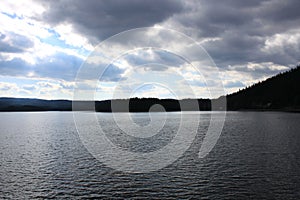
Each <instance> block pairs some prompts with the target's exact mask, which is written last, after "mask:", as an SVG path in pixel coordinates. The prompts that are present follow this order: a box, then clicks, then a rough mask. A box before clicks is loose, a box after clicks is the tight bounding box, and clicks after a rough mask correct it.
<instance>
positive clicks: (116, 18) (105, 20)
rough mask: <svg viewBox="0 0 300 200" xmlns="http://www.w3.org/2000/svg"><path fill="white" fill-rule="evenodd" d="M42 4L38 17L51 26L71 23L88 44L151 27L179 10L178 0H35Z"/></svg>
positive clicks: (181, 7)
mask: <svg viewBox="0 0 300 200" xmlns="http://www.w3.org/2000/svg"><path fill="white" fill-rule="evenodd" d="M38 2H39V3H42V5H44V7H46V8H47V9H46V11H45V12H44V13H43V15H42V16H40V20H41V21H45V22H47V23H49V24H51V25H52V26H57V25H59V24H72V27H73V28H74V30H75V31H76V32H77V33H80V34H82V35H85V36H87V37H89V39H90V40H91V41H92V43H94V44H96V43H98V42H99V41H101V40H103V39H105V38H107V37H110V36H112V35H114V34H117V33H119V32H121V31H126V30H128V29H132V28H138V27H145V26H152V25H153V24H155V23H159V22H162V21H163V20H165V19H166V18H168V17H170V16H171V15H173V14H174V13H176V12H180V11H181V10H182V9H183V3H182V2H181V1H171V0H165V1H156V2H154V1H151V0H146V1H139V0H126V1H123V0H112V1H103V0H100V1H99V0H90V1H88V2H84V1H80V0H75V1H60V2H59V3H58V2H54V1H38Z"/></svg>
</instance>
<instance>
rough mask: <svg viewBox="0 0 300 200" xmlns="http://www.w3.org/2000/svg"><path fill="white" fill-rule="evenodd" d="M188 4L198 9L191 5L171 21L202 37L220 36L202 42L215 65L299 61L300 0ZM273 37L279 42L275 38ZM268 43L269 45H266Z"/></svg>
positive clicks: (263, 72)
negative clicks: (185, 11)
mask: <svg viewBox="0 0 300 200" xmlns="http://www.w3.org/2000/svg"><path fill="white" fill-rule="evenodd" d="M191 7H194V8H195V7H197V9H191V8H190V10H191V13H190V14H188V15H187V14H179V15H177V16H174V17H173V19H172V20H173V21H174V22H177V23H180V24H182V25H183V26H186V27H189V28H191V27H192V28H194V29H196V30H198V36H199V37H201V38H204V39H205V38H206V37H218V38H219V40H216V41H211V42H206V43H204V44H203V46H204V47H205V49H206V50H207V51H208V53H209V54H210V55H211V56H212V58H213V59H214V61H215V62H216V64H217V66H218V67H220V68H222V69H226V70H230V69H229V67H228V66H229V65H245V66H246V64H247V63H249V62H253V63H264V62H272V63H274V64H276V65H285V66H289V67H291V66H295V65H297V63H299V61H300V56H299V55H300V37H299V35H298V36H295V34H296V33H297V30H298V32H299V30H300V12H299V11H298V8H299V7H300V1H297V0H287V1H279V0H266V1H264V0H262V1H240V0H229V1H215V0H210V1H197V2H194V5H193V6H191ZM172 20H170V21H172ZM276 37H277V38H279V39H280V40H281V41H280V42H278V41H275V40H274V38H275V39H276ZM280 37H281V38H280ZM268 42H269V44H271V46H269V47H268V48H267V43H268ZM262 65H263V64H262ZM231 69H232V68H231ZM235 70H236V69H235ZM238 70H240V71H247V68H239V69H238ZM274 71H275V72H274ZM279 71H280V70H278V72H279ZM249 73H253V76H255V77H257V76H259V74H260V75H261V76H262V75H266V74H269V75H273V74H274V73H276V70H274V69H272V70H271V69H269V68H267V67H265V68H259V69H257V70H251V71H249ZM254 73H255V75H254Z"/></svg>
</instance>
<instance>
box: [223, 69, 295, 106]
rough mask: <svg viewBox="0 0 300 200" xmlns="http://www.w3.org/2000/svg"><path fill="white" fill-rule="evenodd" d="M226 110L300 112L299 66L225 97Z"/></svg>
mask: <svg viewBox="0 0 300 200" xmlns="http://www.w3.org/2000/svg"><path fill="white" fill-rule="evenodd" d="M227 109H228V110H287V111H289V110H290V111H292V110H300V66H298V67H296V68H293V69H291V70H289V71H287V72H283V73H280V74H278V75H276V76H273V77H271V78H268V79H267V80H265V81H263V82H259V83H256V84H254V85H252V86H250V87H246V88H245V89H243V90H240V91H238V92H236V93H233V94H230V95H227Z"/></svg>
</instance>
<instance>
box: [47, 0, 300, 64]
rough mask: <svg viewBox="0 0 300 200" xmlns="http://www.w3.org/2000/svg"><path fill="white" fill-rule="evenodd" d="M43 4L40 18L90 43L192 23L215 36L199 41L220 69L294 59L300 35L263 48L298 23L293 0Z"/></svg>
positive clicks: (132, 0) (95, 0) (203, 33)
mask: <svg viewBox="0 0 300 200" xmlns="http://www.w3.org/2000/svg"><path fill="white" fill-rule="evenodd" d="M42 3H43V4H44V5H45V6H46V8H47V9H46V11H45V12H44V13H43V15H42V16H41V20H44V21H46V22H47V23H50V24H52V25H57V24H62V23H71V24H72V25H73V27H74V28H75V30H76V31H77V32H78V33H80V34H82V35H84V36H87V37H89V39H90V41H91V42H92V43H93V44H96V42H99V41H101V40H103V39H105V38H107V37H109V36H112V35H113V34H117V33H119V32H121V31H125V30H128V29H131V28H137V27H144V26H152V25H154V24H157V23H162V24H163V23H164V22H166V21H167V22H174V24H180V25H181V26H183V27H185V28H188V29H189V28H193V29H194V30H196V32H197V35H198V36H199V37H200V38H203V39H205V38H212V37H218V38H220V40H217V41H213V42H207V43H205V44H204V45H203V46H204V47H205V48H206V50H207V51H208V53H210V55H211V56H212V58H213V59H214V61H215V62H216V64H217V65H218V66H219V67H221V68H224V69H228V66H229V65H237V64H239V65H241V64H246V63H248V62H257V63H260V62H273V63H274V64H278V65H287V66H293V65H296V64H297V63H298V62H299V56H298V55H300V48H299V44H300V41H299V40H300V39H299V38H296V39H295V40H296V41H295V42H294V43H289V44H285V45H283V46H279V47H277V48H280V49H282V50H281V51H272V52H271V51H263V48H264V47H265V45H266V41H267V40H268V39H270V37H272V36H274V35H276V34H282V33H285V32H287V31H289V30H293V29H299V28H300V25H299V24H300V12H299V11H298V8H299V7H300V1H298V0H286V1H281V0H252V1H241V0H224V1H219V0H200V1H170V0H166V1H152V0H146V1H138V0H125V1H124V0H122V1H121V0H113V1H98V0H90V1H80V0H76V1H68V0H61V1H42ZM171 28H174V29H177V28H178V27H176V26H174V27H171ZM180 31H184V30H180ZM287 37H288V36H287Z"/></svg>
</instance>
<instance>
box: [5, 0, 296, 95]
mask: <svg viewBox="0 0 300 200" xmlns="http://www.w3.org/2000/svg"><path fill="white" fill-rule="evenodd" d="M299 7H300V2H299V1H298V0H286V1H284V2H283V1H281V0H252V1H247V2H246V1H240V0H227V1H217V0H199V1H196V0H191V1H184V0H178V1H171V0H165V1H151V0H146V1H138V0H122V1H121V0H112V1H104V0H90V1H80V0H74V1H69V0H60V1H46V0H39V1H38V0H36V1H31V0H28V1H22V2H19V3H13V2H10V1H5V2H4V3H3V5H1V8H0V27H1V29H0V75H2V76H6V77H23V78H24V77H25V78H26V77H27V78H33V79H49V81H50V82H51V81H56V83H57V84H58V85H59V88H60V89H58V91H61V92H62V93H63V92H64V93H66V91H69V89H71V88H72V87H73V86H74V84H73V81H74V78H75V77H76V74H77V72H78V70H79V69H80V66H81V64H82V62H83V61H84V60H85V58H86V56H87V55H88V54H89V53H90V52H91V51H92V50H93V47H94V46H96V45H97V44H98V42H101V41H103V40H105V39H107V38H108V37H110V36H112V35H114V34H118V33H120V32H122V31H126V30H128V29H132V28H139V27H153V26H157V27H159V26H161V27H165V28H170V29H175V30H177V31H180V32H183V33H185V34H187V35H189V36H191V37H192V38H193V39H195V41H197V42H198V44H201V45H202V46H203V47H204V48H205V50H207V52H208V53H209V55H210V56H211V57H212V59H213V60H214V62H215V63H216V65H217V66H218V68H219V69H220V71H221V73H222V74H226V75H224V85H225V87H227V88H228V91H230V92H231V91H233V90H234V89H238V88H239V87H244V86H245V85H249V84H252V83H254V82H256V81H258V80H263V79H265V78H267V77H270V76H272V75H275V74H277V73H279V72H281V71H284V70H287V69H288V68H290V67H293V66H295V65H296V64H298V63H300V57H299V55H300V35H299V32H300V12H299V11H298V8H299ZM24 8H26V9H24ZM145 36H152V37H155V39H157V40H156V42H157V43H159V44H162V45H161V46H162V47H166V50H168V49H171V50H174V51H175V52H176V53H178V55H179V54H189V55H191V57H192V58H198V60H201V59H202V57H201V56H204V54H203V55H199V54H198V52H197V51H195V46H188V45H189V44H187V43H184V41H183V40H182V38H180V37H177V36H175V35H173V36H172V35H168V34H164V33H163V32H159V31H157V32H156V31H153V32H151V31H149V33H147V35H142V34H140V33H136V34H134V35H131V34H129V35H127V37H124V38H122V39H120V40H119V41H115V43H109V44H107V45H108V46H107V47H108V51H107V52H102V54H101V55H100V56H98V57H95V58H94V59H89V60H88V65H89V68H88V70H87V71H86V74H85V76H84V77H83V78H85V79H86V80H89V78H92V79H95V77H93V76H96V75H98V74H97V70H99V68H101V69H102V68H104V67H106V66H104V65H101V63H102V64H103V63H107V61H105V62H102V61H104V60H105V59H107V60H109V59H110V58H111V57H112V55H113V54H115V53H120V52H122V50H123V49H126V48H125V47H130V48H131V47H132V48H134V45H135V44H137V43H138V42H140V43H141V44H145V46H147V44H148V45H151V44H153V45H155V44H154V43H151V42H150V43H148V42H149V41H147V40H146V39H145V38H146V37H145ZM128 37H133V38H135V41H130V40H129V38H128ZM167 48H168V49H167ZM173 53H174V52H172V51H171V52H168V51H164V49H160V50H156V51H154V50H149V49H144V50H143V49H142V50H139V51H136V52H131V54H128V55H126V56H124V57H122V58H121V59H120V60H118V61H116V62H114V63H112V64H111V65H110V66H109V68H107V70H106V71H105V73H104V75H103V77H102V81H105V82H107V83H109V82H116V81H119V80H126V74H127V73H128V71H130V70H137V71H136V72H141V73H150V72H159V73H166V74H168V73H169V74H170V72H171V69H172V70H176V69H177V68H180V67H182V66H184V61H183V60H182V59H181V58H180V57H178V56H177V57H176V55H174V54H173ZM179 56H181V55H179ZM191 62H194V60H192V61H191ZM99 63H100V64H99ZM149 63H156V64H153V65H149ZM159 64H161V65H159ZM196 65H197V66H201V70H202V71H201V73H203V74H202V75H203V76H204V78H205V79H207V82H208V83H212V82H213V78H214V76H215V75H216V74H215V72H212V71H211V69H212V67H211V66H210V65H207V63H205V62H203V63H201V62H200V63H195V66H196ZM97 67H98V69H97ZM175 68H176V69H175ZM138 69H140V71H138ZM150 74H151V73H150ZM153 74H155V73H153ZM181 75H182V76H183V77H185V78H187V79H189V81H190V84H191V85H192V87H194V88H196V89H197V90H198V89H199V88H200V87H203V86H204V85H203V81H202V80H203V79H201V80H199V79H198V78H199V77H197V76H195V75H194V74H193V73H191V72H188V71H187V72H185V73H183V74H181ZM89 76H92V77H89ZM136 76H137V75H136ZM170 77H172V76H170ZM145 78H147V77H145ZM170 81H171V80H170ZM133 82H135V83H137V82H138V81H134V80H133ZM178 84H179V86H178V87H181V86H180V84H181V83H178ZM30 85H31V84H28V85H27V86H26V85H24V86H20V87H18V90H16V91H19V92H21V91H23V92H24V91H33V90H35V91H40V94H44V93H46V92H49V93H53V92H50V90H49V88H48V87H47V85H39V86H38V87H37V88H35V89H34V88H33V87H31V86H30ZM12 87H14V86H13V85H7V84H6V85H4V84H2V88H3V90H2V91H4V90H5V89H8V88H12ZM47 88H48V89H47ZM51 88H55V87H54V85H52V86H51ZM107 88H112V87H109V86H107ZM107 88H106V91H109V89H107ZM124 88H125V86H124ZM30 89H32V90H30ZM152 89H153V88H152ZM149 90H150V89H149ZM199 90H200V89H199ZM7 91H12V90H11V89H8V90H7ZM51 91H54V90H51ZM145 94H146V93H145ZM149 94H150V93H149Z"/></svg>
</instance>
